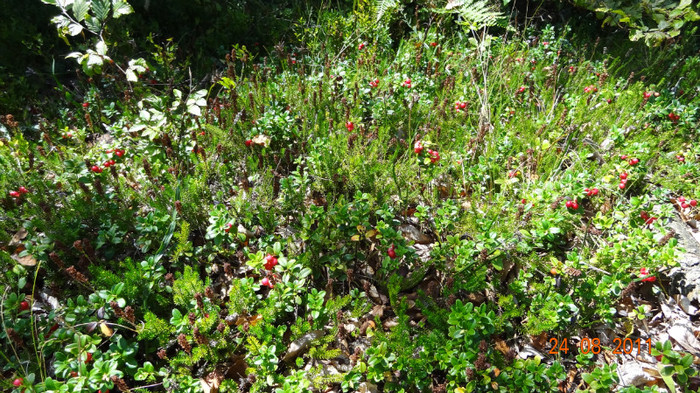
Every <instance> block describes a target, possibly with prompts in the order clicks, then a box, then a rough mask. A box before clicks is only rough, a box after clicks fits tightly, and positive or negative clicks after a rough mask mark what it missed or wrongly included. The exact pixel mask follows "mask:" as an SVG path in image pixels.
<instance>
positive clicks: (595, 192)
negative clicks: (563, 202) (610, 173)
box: [583, 188, 600, 197]
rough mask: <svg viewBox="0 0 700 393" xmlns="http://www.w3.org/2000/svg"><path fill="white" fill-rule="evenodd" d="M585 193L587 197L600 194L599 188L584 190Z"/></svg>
mask: <svg viewBox="0 0 700 393" xmlns="http://www.w3.org/2000/svg"><path fill="white" fill-rule="evenodd" d="M583 191H584V192H585V193H586V195H587V196H589V197H591V196H596V195H598V193H599V192H600V190H599V189H597V188H584V189H583Z"/></svg>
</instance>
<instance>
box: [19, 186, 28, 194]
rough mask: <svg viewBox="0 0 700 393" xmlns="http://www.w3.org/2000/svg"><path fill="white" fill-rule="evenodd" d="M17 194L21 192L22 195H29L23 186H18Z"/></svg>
mask: <svg viewBox="0 0 700 393" xmlns="http://www.w3.org/2000/svg"><path fill="white" fill-rule="evenodd" d="M19 192H21V193H22V194H28V193H29V190H27V189H26V188H24V186H20V187H19Z"/></svg>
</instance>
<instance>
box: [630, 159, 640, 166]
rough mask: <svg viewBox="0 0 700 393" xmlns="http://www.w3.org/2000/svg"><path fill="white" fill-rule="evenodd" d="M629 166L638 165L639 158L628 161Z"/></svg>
mask: <svg viewBox="0 0 700 393" xmlns="http://www.w3.org/2000/svg"><path fill="white" fill-rule="evenodd" d="M629 164H630V165H637V164H639V158H633V159H631V160H629Z"/></svg>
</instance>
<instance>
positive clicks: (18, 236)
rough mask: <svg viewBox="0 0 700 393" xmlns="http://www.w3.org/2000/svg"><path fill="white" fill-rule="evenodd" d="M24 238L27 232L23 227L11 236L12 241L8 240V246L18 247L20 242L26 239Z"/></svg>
mask: <svg viewBox="0 0 700 393" xmlns="http://www.w3.org/2000/svg"><path fill="white" fill-rule="evenodd" d="M26 237H27V230H26V229H24V227H22V228H20V230H19V231H17V233H15V234H14V235H13V236H12V240H10V244H9V245H10V246H17V245H19V244H20V242H21V241H22V240H24V238H26Z"/></svg>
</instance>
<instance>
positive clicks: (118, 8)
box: [112, 0, 134, 19]
mask: <svg viewBox="0 0 700 393" xmlns="http://www.w3.org/2000/svg"><path fill="white" fill-rule="evenodd" d="M132 12H134V9H133V8H131V6H130V5H129V3H127V2H126V1H124V0H112V16H113V17H114V19H118V18H119V17H120V16H122V15H129V14H130V13H132Z"/></svg>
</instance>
